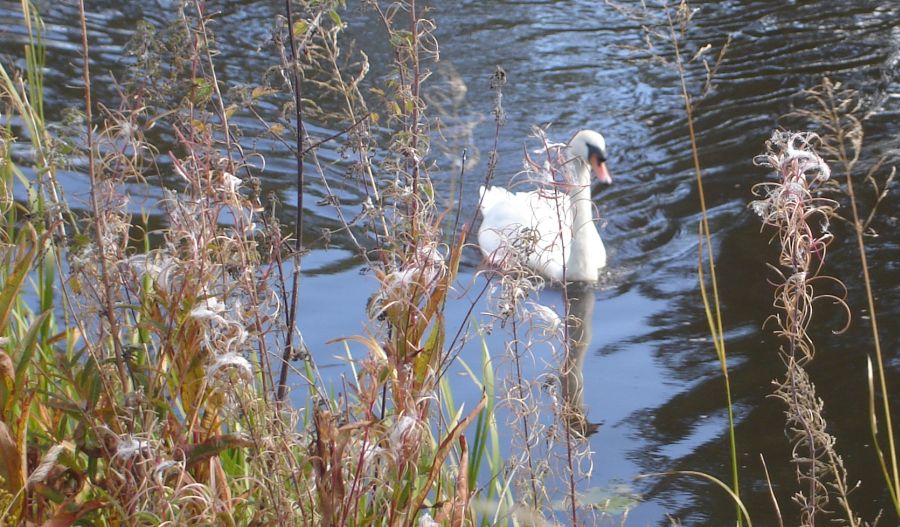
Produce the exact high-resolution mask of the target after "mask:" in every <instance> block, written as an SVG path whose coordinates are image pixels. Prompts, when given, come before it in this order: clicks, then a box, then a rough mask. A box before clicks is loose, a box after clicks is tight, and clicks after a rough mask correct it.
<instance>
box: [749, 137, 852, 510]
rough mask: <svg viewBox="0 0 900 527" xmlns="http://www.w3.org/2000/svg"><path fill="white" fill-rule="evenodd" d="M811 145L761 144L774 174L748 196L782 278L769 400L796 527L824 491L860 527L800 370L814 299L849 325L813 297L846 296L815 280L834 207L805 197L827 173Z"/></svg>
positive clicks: (819, 407)
mask: <svg viewBox="0 0 900 527" xmlns="http://www.w3.org/2000/svg"><path fill="white" fill-rule="evenodd" d="M816 141H818V136H816V135H815V134H811V133H796V134H795V133H791V132H775V133H773V135H772V138H771V139H770V140H769V141H768V143H767V154H766V155H765V156H760V157H759V158H757V160H756V162H757V163H758V164H760V165H763V166H767V167H771V168H773V169H775V170H776V171H777V173H778V176H779V180H778V181H777V182H774V183H762V184H759V185H756V186H755V187H754V193H755V194H756V195H759V196H760V197H761V198H762V199H760V200H757V201H754V202H753V203H752V206H753V208H754V210H755V211H756V212H757V213H758V214H759V216H760V217H761V218H762V220H763V223H764V225H767V226H770V227H773V228H775V229H777V230H778V238H779V242H780V245H781V254H780V256H779V260H778V262H779V265H780V266H781V268H783V269H784V270H785V271H786V273H785V272H782V271H781V270H779V269H778V268H777V267H775V266H772V268H773V269H774V270H776V271H778V273H779V276H780V278H781V282H780V283H779V284H777V288H776V290H775V303H774V305H775V307H776V308H778V309H779V310H780V311H781V314H779V315H777V316H774V317H773V318H772V320H774V322H775V323H776V324H777V325H778V329H777V330H776V334H778V335H780V336H782V337H784V338H786V339H787V341H788V346H787V349H785V348H782V349H781V355H782V357H781V358H782V361H783V362H784V364H785V365H786V367H787V373H786V376H785V380H784V381H780V382H776V389H775V396H776V397H778V398H779V399H781V400H782V401H784V402H785V404H786V406H787V409H786V410H785V416H786V420H787V428H788V432H789V434H790V436H791V441H792V443H793V459H792V461H793V462H794V463H795V465H796V467H797V469H796V470H797V479H798V482H799V483H800V485H801V487H802V486H804V485H805V486H806V488H805V489H801V491H800V492H798V493H797V494H795V495H794V501H795V502H796V503H797V504H798V505H799V506H800V519H801V524H802V525H805V526H810V527H812V526H814V525H815V524H816V520H817V517H819V516H821V515H824V514H826V513H827V512H828V509H827V507H828V505H829V503H830V501H831V497H830V495H829V494H830V493H829V490H828V489H829V488H831V489H833V490H834V491H835V493H836V496H837V501H838V504H839V505H840V507H841V509H842V511H843V513H844V515H845V518H844V519H845V521H846V523H847V524H848V525H851V526H860V525H863V523H862V521H861V520H860V519H859V518H858V517H857V516H856V515H855V514H854V512H853V510H852V509H851V507H850V503H849V498H848V497H849V494H850V491H851V490H852V488H851V487H850V486H849V485H848V484H847V473H846V470H845V469H844V465H843V461H842V460H841V457H840V456H839V455H838V454H837V452H836V451H835V448H834V445H835V439H834V437H833V436H831V435H830V434H829V433H828V431H827V430H826V422H825V418H824V416H823V407H824V404H823V402H822V400H821V399H820V398H819V397H818V396H817V395H816V390H815V385H814V384H813V383H812V381H811V379H810V378H809V374H808V373H807V371H806V369H805V366H806V365H807V364H808V363H809V362H810V361H812V360H813V357H814V355H815V347H814V345H813V342H812V340H811V339H810V337H809V335H808V334H807V327H808V325H809V323H810V320H811V318H812V314H813V304H814V303H815V302H816V301H817V300H821V299H828V300H831V301H832V302H834V303H835V304H837V305H839V306H841V307H843V308H844V309H845V310H846V312H847V314H848V325H849V308H847V306H846V304H845V303H844V299H843V298H841V297H838V296H835V295H829V294H817V293H816V291H815V287H816V286H817V285H818V284H819V283H820V282H823V281H824V282H832V283H835V284H837V285H839V286H840V287H841V288H842V289H844V291H846V289H845V288H843V284H840V282H837V281H836V280H834V279H831V278H828V277H826V276H822V275H820V274H819V271H820V270H821V268H822V265H823V263H824V261H825V255H826V251H827V247H828V245H829V243H830V242H831V240H832V238H833V237H832V235H831V234H830V233H829V232H828V220H829V218H830V217H831V216H832V215H833V212H834V208H835V207H836V206H837V203H836V202H834V201H832V200H829V199H826V198H821V197H815V195H814V194H813V191H814V190H815V189H816V187H818V186H819V185H821V184H823V183H824V182H825V181H827V180H828V179H829V177H830V176H831V171H830V169H829V168H828V166H827V165H826V164H825V162H824V161H823V160H822V158H821V157H819V155H818V154H817V153H816V151H815V149H814V145H815V142H816ZM816 225H818V226H816ZM844 329H846V327H845V328H844ZM841 331H843V330H840V331H838V333H840V332H841Z"/></svg>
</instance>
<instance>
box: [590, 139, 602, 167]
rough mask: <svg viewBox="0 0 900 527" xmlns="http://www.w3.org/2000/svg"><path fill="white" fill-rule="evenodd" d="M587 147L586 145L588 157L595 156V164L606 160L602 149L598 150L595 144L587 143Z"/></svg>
mask: <svg viewBox="0 0 900 527" xmlns="http://www.w3.org/2000/svg"><path fill="white" fill-rule="evenodd" d="M587 147H588V159H591V158H596V159H597V164H600V163H605V162H606V152H604V151H603V150H600V149H599V148H597V147H596V146H594V145H592V144H590V143H588V145H587Z"/></svg>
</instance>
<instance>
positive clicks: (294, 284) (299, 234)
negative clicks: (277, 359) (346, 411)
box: [275, 0, 304, 403]
mask: <svg viewBox="0 0 900 527" xmlns="http://www.w3.org/2000/svg"><path fill="white" fill-rule="evenodd" d="M284 9H285V13H286V15H287V27H288V40H289V41H290V46H291V81H292V84H293V88H294V93H293V95H294V121H295V125H296V128H297V135H296V143H297V144H296V149H297V150H296V152H297V155H296V160H297V182H296V184H297V188H296V192H297V217H296V220H295V224H294V254H293V260H294V266H293V270H292V275H291V302H290V304H289V305H288V306H287V313H288V321H287V333H286V334H285V341H284V352H283V353H282V356H281V371H280V372H279V374H278V392H277V395H276V396H275V400H276V401H278V402H279V403H280V402H281V401H283V400H284V398H285V396H286V395H287V376H288V367H289V364H290V360H291V357H293V356H294V327H295V326H296V323H297V296H298V293H299V289H300V269H301V258H302V253H301V251H302V246H303V194H304V193H303V183H304V181H303V179H304V174H303V91H302V87H301V85H300V75H299V72H298V71H297V69H298V68H299V63H298V62H297V59H298V54H297V41H296V38H295V37H294V23H293V20H294V17H293V10H292V7H291V0H285V2H284Z"/></svg>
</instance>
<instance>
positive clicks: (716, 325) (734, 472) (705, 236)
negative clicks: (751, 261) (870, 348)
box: [666, 9, 743, 526]
mask: <svg viewBox="0 0 900 527" xmlns="http://www.w3.org/2000/svg"><path fill="white" fill-rule="evenodd" d="M666 18H667V19H668V24H669V36H670V39H671V41H672V47H673V49H674V51H675V66H676V67H677V70H678V78H679V80H680V82H681V97H682V99H683V101H684V110H685V116H686V118H687V125H688V134H689V135H690V141H691V156H692V159H693V163H694V175H695V177H696V180H697V193H698V196H699V199H700V213H701V219H700V227H699V229H700V233H699V234H700V246H699V248H698V251H699V254H698V259H699V261H698V263H697V273H698V278H699V281H700V294H701V297H702V298H703V306H704V309H705V311H706V319H707V321H708V323H709V330H710V334H711V336H712V339H713V345H714V346H715V349H716V355H717V356H718V358H719V365H720V367H721V370H722V377H723V379H724V381H725V398H726V409H727V411H728V439H729V444H730V448H731V477H732V487H731V490H732V491H733V492H734V494H735V496H737V497H738V498H739V497H740V479H739V475H738V464H737V439H736V437H735V431H734V409H733V408H732V406H733V405H732V399H731V381H730V379H729V376H728V362H727V354H726V352H725V331H724V324H723V323H722V312H721V307H720V304H721V302H720V301H719V286H718V280H717V279H716V264H715V256H714V254H713V246H712V236H711V234H710V228H709V216H708V214H707V208H706V195H705V193H704V191H703V174H702V171H701V169H700V154H699V152H698V149H697V137H696V134H695V132H694V115H693V114H694V112H693V105H692V103H691V96H690V93H689V92H688V89H687V81H686V79H685V77H686V74H685V71H684V63H683V62H682V59H681V47H680V45H679V41H678V37H677V35H676V34H675V23H674V21H673V20H672V15H671V13H670V12H669V10H668V9H666ZM704 245H705V246H706V260H707V262H708V265H709V279H710V282H711V285H712V304H713V307H714V308H715V313H714V314H713V310H712V309H711V307H710V302H709V297H708V295H707V291H706V282H705V273H704V270H703V246H704ZM736 516H737V525H738V526H740V525H741V524H742V521H743V520H742V516H741V512H740V510H739V509H738V510H736Z"/></svg>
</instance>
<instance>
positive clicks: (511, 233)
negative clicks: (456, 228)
mask: <svg viewBox="0 0 900 527" xmlns="http://www.w3.org/2000/svg"><path fill="white" fill-rule="evenodd" d="M567 157H568V158H570V162H568V163H566V165H565V166H566V167H568V170H570V171H571V173H572V174H571V175H573V176H574V178H572V179H573V180H574V184H573V185H571V187H570V190H569V194H568V195H567V194H566V193H564V192H561V191H559V190H557V188H555V186H554V188H552V189H549V190H548V189H546V188H545V189H538V190H534V191H531V192H510V191H508V190H506V189H504V188H501V187H492V188H488V189H486V188H485V187H481V215H482V217H483V220H482V222H481V228H480V229H479V230H478V245H479V246H480V247H481V251H482V252H483V253H484V255H485V257H486V258H487V259H488V261H490V262H491V263H493V264H495V265H500V266H502V265H503V262H504V260H507V259H509V258H514V259H519V260H520V261H522V263H525V264H526V265H528V267H530V268H531V269H533V270H534V271H535V272H537V273H539V274H541V275H543V276H545V277H547V278H549V279H551V280H553V281H557V282H562V281H563V278H564V277H565V279H566V280H568V281H573V282H595V281H597V278H598V276H599V272H600V269H602V268H603V267H606V248H604V247H603V241H602V240H601V239H600V233H599V232H598V231H597V226H596V225H595V224H594V218H593V207H592V201H591V171H593V173H594V174H595V175H596V177H597V179H598V180H600V182H601V183H603V184H607V185H608V184H610V183H612V180H611V179H610V176H609V172H608V171H607V169H606V141H605V140H604V139H603V136H602V135H600V134H598V133H597V132H594V131H591V130H582V131H580V132H578V133H577V134H575V136H574V137H573V138H572V139H571V140H570V141H569V143H568V148H567ZM551 186H553V185H551Z"/></svg>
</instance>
